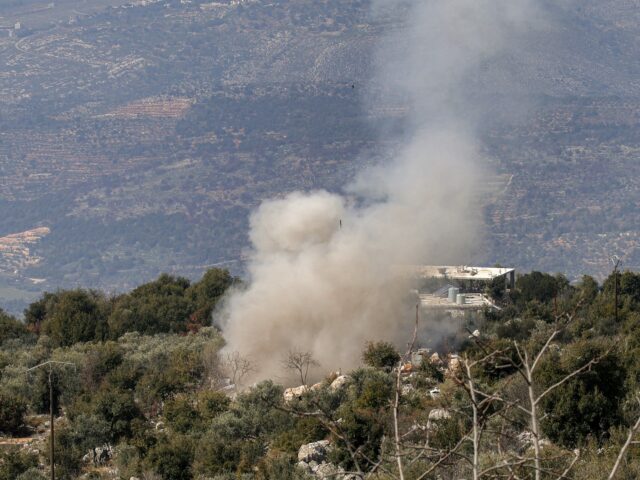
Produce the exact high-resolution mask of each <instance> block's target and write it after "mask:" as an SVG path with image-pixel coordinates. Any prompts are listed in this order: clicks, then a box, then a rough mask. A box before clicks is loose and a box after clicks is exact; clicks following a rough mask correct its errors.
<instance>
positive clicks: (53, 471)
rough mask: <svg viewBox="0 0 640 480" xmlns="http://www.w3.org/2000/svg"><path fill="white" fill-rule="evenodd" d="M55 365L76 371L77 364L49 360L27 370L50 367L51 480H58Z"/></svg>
mask: <svg viewBox="0 0 640 480" xmlns="http://www.w3.org/2000/svg"><path fill="white" fill-rule="evenodd" d="M54 365H71V366H73V368H74V369H75V367H76V365H75V363H70V362H57V361H55V360H49V361H47V362H43V363H40V364H38V365H36V366H35V367H31V368H29V369H28V370H27V372H30V371H32V370H35V369H36V368H41V367H49V463H50V464H51V480H56V463H55V461H56V456H55V450H54V447H55V427H54V425H53V423H54V422H53V380H52V378H51V377H52V375H53V367H54Z"/></svg>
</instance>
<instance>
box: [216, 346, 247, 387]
mask: <svg viewBox="0 0 640 480" xmlns="http://www.w3.org/2000/svg"><path fill="white" fill-rule="evenodd" d="M222 366H223V367H222V368H223V371H224V372H225V374H226V375H227V378H229V381H230V382H231V384H233V385H236V386H240V385H242V381H243V380H244V378H245V377H246V376H247V375H248V374H250V373H251V372H253V371H255V368H254V366H253V363H252V362H251V361H250V360H249V359H247V358H245V357H243V356H242V355H240V352H237V351H233V352H228V353H227V354H226V355H225V356H224V358H223V361H222Z"/></svg>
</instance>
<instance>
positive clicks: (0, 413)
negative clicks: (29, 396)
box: [0, 391, 27, 434]
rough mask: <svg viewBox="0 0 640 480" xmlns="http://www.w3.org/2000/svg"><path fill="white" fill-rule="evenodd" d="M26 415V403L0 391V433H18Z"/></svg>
mask: <svg viewBox="0 0 640 480" xmlns="http://www.w3.org/2000/svg"><path fill="white" fill-rule="evenodd" d="M25 413H27V402H26V401H25V400H24V399H23V398H21V397H18V396H16V395H13V394H11V393H9V392H7V391H0V432H4V433H9V434H16V433H19V431H20V429H21V428H22V425H23V424H24V415H25Z"/></svg>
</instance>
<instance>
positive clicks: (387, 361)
mask: <svg viewBox="0 0 640 480" xmlns="http://www.w3.org/2000/svg"><path fill="white" fill-rule="evenodd" d="M399 360H400V354H399V353H398V351H397V350H396V349H395V347H394V346H393V345H392V344H391V343H389V342H367V345H366V347H365V349H364V351H363V352H362V361H363V362H364V363H365V365H368V366H370V367H373V368H385V369H391V368H393V367H395V366H396V364H397V363H398V361H399Z"/></svg>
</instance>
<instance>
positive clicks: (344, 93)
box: [0, 0, 640, 311]
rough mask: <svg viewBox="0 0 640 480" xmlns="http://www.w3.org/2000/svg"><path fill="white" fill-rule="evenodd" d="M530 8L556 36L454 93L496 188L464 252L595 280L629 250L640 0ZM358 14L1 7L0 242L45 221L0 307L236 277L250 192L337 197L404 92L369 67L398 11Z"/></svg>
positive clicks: (6, 277)
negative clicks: (477, 101)
mask: <svg viewBox="0 0 640 480" xmlns="http://www.w3.org/2000/svg"><path fill="white" fill-rule="evenodd" d="M549 3H550V5H549V7H548V12H549V13H548V15H549V17H550V19H551V22H550V27H548V28H549V29H550V30H551V31H552V32H553V34H549V30H543V31H537V32H533V33H531V38H529V39H528V44H529V45H530V48H528V49H527V51H526V53H525V54H524V55H523V56H521V57H518V58H510V59H507V60H504V59H503V60H501V62H499V63H497V64H495V65H488V66H487V70H488V71H491V72H492V73H491V76H490V77H484V78H485V80H484V81H485V82H486V83H485V84H484V85H476V86H475V87H473V86H472V88H471V89H470V91H469V95H470V96H473V95H474V88H475V89H476V91H478V92H481V93H482V95H485V96H486V97H487V100H486V104H487V105H489V106H490V107H491V115H489V116H490V117H491V119H492V121H491V122H486V123H484V124H483V131H482V132H481V135H482V137H483V139H484V140H485V145H486V147H485V148H486V154H487V157H488V158H489V161H488V168H489V169H490V170H491V172H490V174H491V177H492V184H493V185H495V193H494V194H493V195H492V196H491V198H490V199H489V201H488V205H487V206H486V208H484V209H483V210H482V211H478V216H479V217H482V218H483V219H484V220H485V223H486V228H485V238H484V240H483V247H482V248H481V249H479V252H478V253H477V258H473V259H463V261H472V260H475V261H477V262H480V261H486V262H490V263H496V262H500V263H509V264H513V265H514V266H516V267H519V268H524V269H530V268H538V269H544V270H549V271H556V270H557V271H564V272H567V274H568V275H569V276H571V277H573V276H575V275H578V274H579V273H582V272H587V273H590V274H594V275H596V276H598V278H603V275H605V274H606V273H607V272H608V270H609V261H608V258H609V256H610V255H612V254H617V255H619V256H620V257H621V258H623V261H624V264H625V265H626V266H628V267H635V266H638V265H640V256H639V255H640V250H638V248H637V237H638V231H637V225H638V218H637V209H636V208H635V205H636V204H637V203H638V200H639V197H640V190H639V186H638V182H637V178H640V176H639V175H638V173H639V172H638V171H637V169H638V165H639V163H638V161H637V160H638V155H639V152H640V138H639V137H638V132H639V130H638V128H637V125H638V117H639V110H640V103H639V102H640V91H639V86H638V82H637V78H638V75H639V73H640V59H639V58H638V54H637V52H638V51H639V49H638V47H639V45H638V43H639V38H640V37H639V35H638V33H639V30H640V21H639V19H638V13H637V5H636V2H634V1H632V0H612V1H607V2H596V1H595V0H593V1H591V0H590V1H587V2H580V3H576V4H573V3H571V2H567V3H565V4H563V6H562V7H559V6H557V5H556V4H555V2H549ZM370 7H371V6H370V4H369V2H367V1H364V0H359V1H354V2H346V3H345V2H337V1H331V0H324V1H310V0H305V1H296V2H293V1H283V0H279V1H275V2H262V1H234V2H227V1H222V2H203V1H199V0H194V1H191V2H186V1H185V2H183V1H177V0H170V1H165V2H156V1H140V2H133V3H130V4H125V3H124V2H118V1H116V0H111V1H107V0H101V1H98V0H87V1H85V2H83V3H82V4H81V5H80V6H78V2H67V1H59V2H55V3H54V4H53V5H49V4H45V3H44V2H30V1H29V2H3V5H2V6H0V17H2V18H0V26H4V27H6V28H4V29H1V30H0V59H1V60H2V62H3V64H4V65H6V68H5V69H4V71H3V73H2V75H1V76H0V103H1V107H2V108H0V171H1V172H2V182H1V183H0V206H1V208H2V213H3V215H2V216H1V218H0V237H9V236H13V237H15V236H18V237H20V236H21V235H26V233H25V232H29V231H32V230H34V229H38V228H47V229H49V230H48V234H47V235H46V236H42V237H41V238H39V239H38V240H37V241H33V242H31V243H30V244H29V246H28V248H29V255H28V258H26V257H25V258H26V259H24V260H20V261H16V260H15V258H14V257H11V258H9V257H7V255H2V256H0V277H1V282H0V283H1V284H2V285H1V286H0V299H2V300H3V301H4V303H3V304H4V305H6V306H7V308H9V309H10V310H12V311H20V310H21V309H22V308H23V307H24V305H25V304H26V303H27V302H28V301H29V300H30V299H33V298H35V296H36V295H37V294H38V292H41V291H43V290H53V289H55V288H56V287H58V286H62V287H70V286H74V285H78V284H82V285H87V286H94V287H99V288H103V289H106V290H109V291H114V290H117V291H122V290H124V289H127V288H131V287H133V286H134V285H136V284H138V283H139V282H141V281H144V280H148V279H150V278H152V277H154V276H156V275H157V274H158V273H159V272H161V271H170V272H173V273H176V274H181V275H187V276H189V277H197V276H199V275H200V274H202V272H204V271H205V270H206V269H207V268H208V267H210V266H214V265H219V264H223V265H225V266H228V267H230V268H231V269H233V270H234V271H235V272H240V271H242V269H243V253H244V251H245V249H246V247H247V246H248V241H247V226H248V214H249V212H250V211H251V210H252V209H253V208H255V207H256V206H257V205H258V204H259V203H260V201H261V200H263V199H265V198H270V197H273V196H276V195H278V194H282V193H285V192H289V191H292V190H295V189H305V190H311V189H317V188H326V189H328V190H330V191H340V190H341V188H342V187H343V186H344V185H345V184H347V183H348V182H349V181H350V180H351V179H352V178H353V177H354V175H355V172H357V171H358V170H359V169H360V168H361V167H362V166H363V165H365V164H369V163H375V162H377V161H380V160H381V158H379V157H380V152H382V151H386V152H388V151H393V148H394V146H398V145H400V143H401V142H402V125H403V120H404V119H405V117H406V115H407V112H408V111H409V110H410V109H411V105H407V104H406V103H405V102H403V100H402V99H397V98H396V99H394V97H393V95H389V92H387V91H386V89H387V87H386V86H385V85H384V83H382V84H375V83H372V82H371V79H372V72H373V71H374V70H375V61H376V59H375V54H374V52H375V49H376V48H377V45H379V43H380V41H381V39H382V38H383V36H384V35H385V34H386V32H389V31H392V30H393V29H396V28H398V27H400V26H401V25H399V23H398V20H396V18H395V17H394V16H387V17H385V16H383V17H380V16H377V17H376V16H372V15H371V11H370ZM17 22H19V23H20V28H19V29H17V30H16V29H15V26H16V23H17ZM507 74H508V75H507ZM507 77H508V78H509V80H508V81H507V80H505V79H506V78H507ZM523 99H525V101H523ZM514 105H517V108H515V107H514ZM380 132H385V133H384V135H382V134H380ZM382 147H384V148H382ZM479 210H480V209H479ZM13 237H11V238H13Z"/></svg>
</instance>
